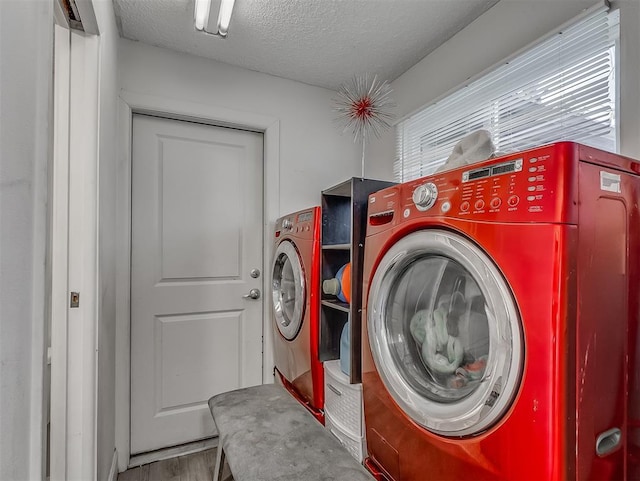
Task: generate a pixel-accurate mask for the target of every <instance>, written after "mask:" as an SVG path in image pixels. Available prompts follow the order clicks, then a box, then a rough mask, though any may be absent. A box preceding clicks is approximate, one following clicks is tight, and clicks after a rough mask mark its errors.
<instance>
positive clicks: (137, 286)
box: [131, 115, 263, 454]
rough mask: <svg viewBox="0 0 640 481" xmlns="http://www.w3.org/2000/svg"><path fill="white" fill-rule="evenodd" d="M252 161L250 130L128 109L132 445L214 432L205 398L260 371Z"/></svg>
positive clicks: (257, 146) (153, 445)
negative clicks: (130, 137) (254, 293)
mask: <svg viewBox="0 0 640 481" xmlns="http://www.w3.org/2000/svg"><path fill="white" fill-rule="evenodd" d="M262 166H263V136H262V134H258V133H254V132H246V131H242V130H235V129H228V128H222V127H212V126H207V125H201V124H196V123H191V122H182V121H177V120H168V119H162V118H157V117H150V116H144V115H134V118H133V141H132V228H131V232H132V247H131V248H132V251H131V453H132V454H136V453H141V452H146V451H151V450H155V449H159V448H163V447H168V446H174V445H178V444H182V443H186V442H191V441H195V440H198V439H202V438H206V437H209V436H211V435H213V434H215V427H214V424H213V422H212V419H211V415H210V414H209V410H208V406H207V400H208V399H209V397H211V396H213V395H214V394H217V393H220V392H224V391H228V390H232V389H236V388H240V387H246V386H251V385H256V384H260V383H261V381H262V301H261V300H257V299H252V298H251V297H246V295H247V294H248V293H249V292H250V291H251V290H252V289H261V286H262V275H260V276H259V277H252V276H251V271H252V270H253V269H255V268H261V267H262V265H263V259H262V252H263V246H262V238H263V233H262V225H263V220H262V219H263V208H262V201H263V194H262V185H263V173H262V172H263V168H262ZM254 275H255V273H254Z"/></svg>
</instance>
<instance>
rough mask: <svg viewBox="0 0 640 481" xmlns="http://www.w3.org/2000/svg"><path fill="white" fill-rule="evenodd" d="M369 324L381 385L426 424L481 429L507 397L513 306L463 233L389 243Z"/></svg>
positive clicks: (516, 357)
mask: <svg viewBox="0 0 640 481" xmlns="http://www.w3.org/2000/svg"><path fill="white" fill-rule="evenodd" d="M367 328H368V329H369V342H370V345H371V351H372V354H373V358H374V361H375V364H376V368H377V370H378V373H379V374H380V377H381V378H382V381H383V383H384V385H385V386H386V388H387V389H388V391H389V393H390V394H391V396H392V397H393V398H394V400H395V401H396V402H397V403H398V405H399V406H400V407H401V408H402V409H403V410H404V411H405V413H406V414H407V415H408V416H409V417H411V419H413V420H414V421H415V422H416V423H418V424H420V425H421V426H423V427H425V428H426V429H428V430H429V431H432V432H434V433H436V434H439V435H443V436H450V437H459V436H471V435H474V434H479V433H481V432H483V431H486V430H487V429H488V428H489V427H491V426H492V425H493V424H495V423H496V422H497V421H498V420H499V419H500V418H501V417H502V416H503V415H504V413H505V412H506V411H507V410H508V408H509V406H510V405H511V402H512V401H513V398H514V396H515V394H516V392H517V390H518V386H519V384H520V377H521V370H522V362H523V357H524V353H523V351H524V347H523V343H522V329H521V323H520V319H519V316H518V311H517V309H516V306H515V304H514V301H513V297H512V295H511V291H510V289H509V288H508V286H507V284H506V282H505V281H504V279H503V277H502V274H501V273H500V272H499V271H498V269H497V268H496V266H495V265H494V264H493V262H492V261H491V260H490V259H489V258H488V257H487V256H486V254H485V253H484V252H483V251H482V250H480V249H479V248H478V247H477V246H476V245H475V244H473V243H472V242H470V241H469V240H467V239H465V238H464V237H462V236H460V235H457V234H454V233H451V232H448V231H443V230H437V229H429V230H422V231H418V232H414V233H412V234H409V235H407V236H405V237H404V238H402V239H401V240H400V241H398V242H397V243H396V244H394V245H393V246H392V247H391V249H389V250H388V251H387V252H386V254H385V255H384V257H383V258H382V261H381V262H380V265H379V266H378V268H377V270H376V272H375V274H374V277H373V280H372V283H371V290H370V293H369V303H368V322H367Z"/></svg>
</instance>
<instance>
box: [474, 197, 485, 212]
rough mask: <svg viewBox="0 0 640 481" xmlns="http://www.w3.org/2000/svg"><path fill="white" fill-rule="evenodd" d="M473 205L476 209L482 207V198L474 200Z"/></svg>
mask: <svg viewBox="0 0 640 481" xmlns="http://www.w3.org/2000/svg"><path fill="white" fill-rule="evenodd" d="M473 206H474V207H475V208H476V210H482V209H484V200H482V199H478V200H476V203H475V204H473Z"/></svg>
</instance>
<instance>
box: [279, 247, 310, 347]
mask: <svg viewBox="0 0 640 481" xmlns="http://www.w3.org/2000/svg"><path fill="white" fill-rule="evenodd" d="M271 272H272V279H271V280H272V282H271V293H272V298H273V310H274V314H275V323H276V326H278V330H279V331H280V334H282V336H283V337H284V338H285V339H287V340H289V341H291V340H293V339H295V337H296V336H297V335H298V332H299V331H300V327H302V318H303V316H304V307H305V301H306V292H305V282H304V271H303V269H302V263H301V262H300V256H299V255H298V251H297V250H296V248H295V247H294V245H293V243H292V242H290V241H288V240H285V241H282V242H281V243H280V244H278V248H277V249H276V253H275V257H274V261H273V268H272V269H271Z"/></svg>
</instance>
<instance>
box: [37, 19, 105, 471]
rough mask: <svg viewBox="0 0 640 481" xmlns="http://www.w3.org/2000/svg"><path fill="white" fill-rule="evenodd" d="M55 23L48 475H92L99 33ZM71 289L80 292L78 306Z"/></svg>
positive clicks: (96, 284)
mask: <svg viewBox="0 0 640 481" xmlns="http://www.w3.org/2000/svg"><path fill="white" fill-rule="evenodd" d="M54 28H55V29H56V31H57V32H58V33H59V34H60V35H56V36H55V39H54V42H55V47H56V59H55V64H56V68H57V70H56V71H55V72H54V78H55V82H56V85H55V86H54V116H55V118H54V132H53V145H54V147H53V159H52V174H51V176H52V178H51V186H52V192H51V194H50V202H51V213H50V215H51V226H50V240H49V243H50V249H51V267H50V269H51V279H50V286H49V289H50V291H51V314H50V317H51V327H50V329H51V397H50V406H51V407H50V409H51V416H50V422H51V431H50V439H49V441H50V442H49V452H50V473H51V476H50V477H51V479H94V478H95V477H96V469H97V464H96V463H97V458H96V456H97V455H96V447H97V427H96V418H97V413H96V402H97V384H96V383H97V352H96V349H97V319H98V313H97V306H98V294H97V291H98V289H97V287H98V276H99V270H98V262H97V252H98V209H97V207H98V160H99V159H98V143H99V139H98V126H99V118H98V117H99V77H100V64H99V62H100V37H99V36H97V35H88V34H85V33H84V32H79V31H77V30H71V29H68V28H67V27H65V26H60V25H56V26H55V27H54ZM72 94H73V95H72ZM71 291H75V292H79V293H80V294H81V295H80V303H79V306H78V308H70V306H69V300H70V292H71Z"/></svg>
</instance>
